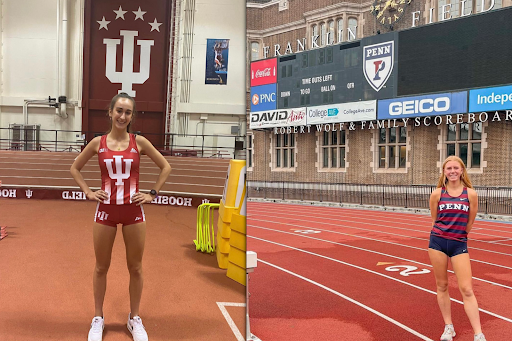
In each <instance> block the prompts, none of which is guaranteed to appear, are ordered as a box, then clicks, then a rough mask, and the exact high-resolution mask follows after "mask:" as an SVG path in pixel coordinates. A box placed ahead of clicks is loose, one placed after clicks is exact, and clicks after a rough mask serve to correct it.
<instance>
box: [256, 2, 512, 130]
mask: <svg viewBox="0 0 512 341" xmlns="http://www.w3.org/2000/svg"><path fill="white" fill-rule="evenodd" d="M511 18H512V7H507V8H504V9H498V10H494V11H489V12H486V13H480V14H473V15H470V16H465V17H463V18H455V19H450V20H446V21H443V22H440V23H435V24H431V25H424V26H420V27H416V28H411V29H408V30H404V31H400V32H389V33H386V34H378V35H375V36H371V37H366V38H362V39H361V40H358V41H352V42H346V43H342V44H337V45H329V46H326V47H322V48H316V49H312V50H309V51H303V52H299V53H296V54H290V55H284V56H278V57H275V58H272V59H266V60H262V61H256V62H253V63H252V64H251V85H253V86H252V87H251V102H252V104H251V112H264V111H271V110H289V109H298V108H301V109H303V108H306V112H307V113H308V115H309V113H310V109H311V110H313V109H314V107H324V108H327V107H328V108H327V109H332V110H331V112H334V111H333V110H334V107H335V105H336V104H343V103H353V104H354V105H356V106H357V103H358V102H368V101H374V100H384V99H391V98H397V97H402V96H411V95H425V94H432V93H441V92H457V91H461V90H468V89H475V88H484V87H492V86H501V85H507V84H512V67H511V66H510V63H511V61H512V20H511ZM276 73H277V75H276ZM269 82H270V83H272V86H273V88H272V90H271V91H270V90H269V91H263V90H265V89H266V88H265V89H263V88H262V87H263V86H265V87H268V88H269V89H270V84H269ZM257 84H266V85H260V86H254V85H257ZM338 109H339V108H338ZM357 110H359V109H357ZM283 112H284V111H283ZM286 112H288V111H286ZM328 112H329V111H328ZM265 115H266V113H265ZM265 115H259V116H258V115H255V117H260V118H261V117H272V116H268V115H267V116H265ZM333 115H334V114H333ZM308 118H310V119H311V117H309V116H308ZM336 119H337V120H340V118H339V117H337V118H336ZM269 120H270V118H269Z"/></svg>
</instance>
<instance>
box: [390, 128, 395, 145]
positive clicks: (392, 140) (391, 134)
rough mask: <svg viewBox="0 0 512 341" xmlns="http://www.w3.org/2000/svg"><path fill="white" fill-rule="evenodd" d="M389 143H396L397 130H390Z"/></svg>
mask: <svg viewBox="0 0 512 341" xmlns="http://www.w3.org/2000/svg"><path fill="white" fill-rule="evenodd" d="M389 142H390V143H395V142H396V128H391V129H390V130H389Z"/></svg>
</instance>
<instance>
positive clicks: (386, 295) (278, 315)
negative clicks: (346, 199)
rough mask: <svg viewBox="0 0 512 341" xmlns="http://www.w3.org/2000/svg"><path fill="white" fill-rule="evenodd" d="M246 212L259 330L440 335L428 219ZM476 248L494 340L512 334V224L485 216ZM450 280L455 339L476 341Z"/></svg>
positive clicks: (255, 208)
mask: <svg viewBox="0 0 512 341" xmlns="http://www.w3.org/2000/svg"><path fill="white" fill-rule="evenodd" d="M247 213H248V214H247V250H249V251H255V252H257V254H258V267H257V268H256V269H255V270H254V272H253V273H252V274H251V275H250V281H249V292H250V294H251V296H250V303H249V314H250V321H251V332H252V333H253V334H254V335H256V336H257V337H258V338H260V339H261V340H262V341H285V340H286V341H288V340H304V341H306V340H307V341H334V340H336V341H338V340H358V341H361V340H364V341H370V340H378V341H387V340H439V337H440V336H441V333H442V331H443V327H444V323H443V319H442V317H441V312H440V310H439V307H438V305H437V301H436V295H435V292H436V286H435V279H434V275H433V272H432V267H431V265H430V261H429V258H428V253H427V247H428V238H429V232H430V217H429V216H426V215H419V214H407V213H396V212H384V211H369V210H363V209H347V208H337V207H318V206H306V205H293V204H278V203H262V202H249V203H248V208H247ZM468 246H469V249H470V256H471V266H472V271H473V287H474V291H475V294H476V296H477V299H478V304H479V308H480V319H481V322H482V328H483V331H484V333H485V335H486V337H487V340H488V341H492V340H512V271H511V270H512V225H511V224H507V223H499V222H487V221H479V220H477V221H476V222H475V225H474V227H473V230H472V232H471V233H470V235H469V242H468ZM450 271H451V267H450ZM449 284H450V288H449V290H450V295H451V297H452V317H453V321H454V325H455V330H456V332H457V336H456V337H455V341H457V340H459V341H464V340H467V341H471V340H473V331H472V329H471V326H470V324H469V320H468V318H467V316H466V314H465V312H464V309H463V305H462V304H461V303H462V297H461V294H460V292H459V290H458V287H457V282H456V278H455V274H454V273H453V272H450V274H449Z"/></svg>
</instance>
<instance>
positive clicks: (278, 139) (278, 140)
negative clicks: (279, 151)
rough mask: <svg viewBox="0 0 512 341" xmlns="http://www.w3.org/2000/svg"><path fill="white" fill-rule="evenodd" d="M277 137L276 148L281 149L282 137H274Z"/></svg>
mask: <svg viewBox="0 0 512 341" xmlns="http://www.w3.org/2000/svg"><path fill="white" fill-rule="evenodd" d="M274 136H275V137H276V147H281V135H274Z"/></svg>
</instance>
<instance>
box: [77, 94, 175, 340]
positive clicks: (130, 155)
mask: <svg viewBox="0 0 512 341" xmlns="http://www.w3.org/2000/svg"><path fill="white" fill-rule="evenodd" d="M135 114H136V110H135V101H134V99H133V98H132V97H130V96H129V95H127V94H126V93H120V94H118V95H116V96H114V98H112V101H111V103H110V107H109V111H108V115H109V117H110V120H111V127H110V130H109V132H108V133H107V134H106V135H103V136H98V137H95V138H94V139H93V140H91V142H90V143H89V144H87V146H86V147H85V148H84V150H83V151H82V153H80V155H78V157H77V158H76V159H75V161H74V162H73V165H72V166H71V174H72V176H73V178H74V179H75V181H76V182H77V184H78V185H79V186H80V188H81V189H82V191H84V193H85V194H86V196H87V199H89V200H94V201H97V202H98V205H97V208H96V214H95V216H94V226H93V241H94V252H95V255H96V267H95V270H94V275H93V288H94V304H95V317H94V318H93V320H92V323H91V329H90V331H89V337H88V340H89V341H101V340H102V335H103V328H104V321H103V300H104V298H105V291H106V287H107V272H108V268H109V266H110V259H111V255H112V247H113V244H114V239H115V236H116V232H117V224H122V225H123V227H122V231H123V239H124V243H125V246H126V261H127V265H128V270H129V273H130V286H129V292H130V309H131V312H130V314H129V315H128V323H127V326H128V329H129V330H130V332H131V333H132V335H133V339H134V340H135V341H147V340H148V336H147V333H146V330H145V328H144V325H143V324H142V320H141V318H140V317H139V304H140V299H141V295H142V283H143V278H142V254H143V252H144V242H145V236H146V219H145V216H144V209H143V206H142V205H143V204H146V203H149V202H151V201H152V200H153V199H154V198H155V197H156V195H157V193H158V191H159V190H160V188H162V186H163V185H164V183H165V180H166V179H167V177H168V176H169V173H170V172H171V166H170V165H169V163H168V162H167V160H166V159H165V158H164V157H163V156H162V154H160V152H158V150H156V149H155V147H154V146H153V145H152V144H151V142H149V141H148V140H147V139H146V138H145V137H143V136H136V135H133V134H130V133H129V129H130V125H131V122H132V120H133V117H134V116H135ZM94 155H98V161H99V165H100V170H101V189H100V190H97V191H93V190H91V189H90V188H89V186H87V184H86V182H85V181H84V178H83V176H82V174H81V173H80V170H81V169H82V168H83V167H84V165H85V164H86V163H87V161H89V159H90V158H91V157H93V156H94ZM139 155H147V156H149V158H150V159H151V160H153V162H154V163H155V164H156V165H157V166H158V167H159V168H160V174H159V175H158V179H157V181H156V184H155V185H154V187H153V189H152V190H151V191H150V192H149V193H141V192H139V164H140V156H139Z"/></svg>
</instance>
